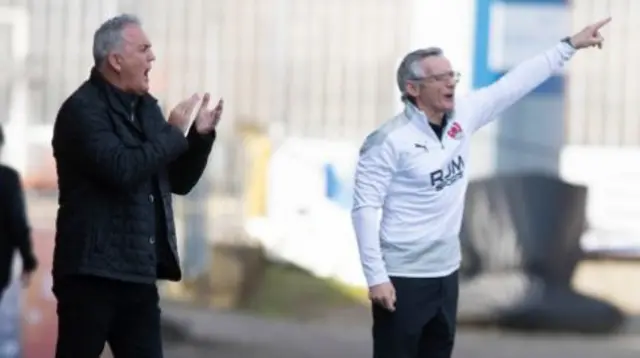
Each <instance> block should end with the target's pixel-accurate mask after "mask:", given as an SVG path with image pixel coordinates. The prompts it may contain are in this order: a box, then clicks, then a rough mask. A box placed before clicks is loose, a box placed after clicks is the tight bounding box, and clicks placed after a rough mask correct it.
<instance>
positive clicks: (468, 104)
mask: <svg viewBox="0 0 640 358" xmlns="http://www.w3.org/2000/svg"><path fill="white" fill-rule="evenodd" d="M575 52H576V49H574V48H573V47H572V46H571V45H569V44H567V43H566V42H560V43H559V44H557V45H556V46H554V47H553V48H551V49H549V50H547V51H545V52H543V53H541V54H539V55H537V56H535V57H534V58H531V59H529V60H527V61H525V62H523V63H521V64H519V65H518V66H516V67H515V68H513V69H512V70H511V71H509V72H507V73H506V74H505V75H504V76H503V77H502V78H500V79H499V80H498V81H496V82H495V83H493V84H491V85H489V86H487V87H484V88H481V89H479V90H477V91H474V92H471V93H469V94H468V95H467V97H466V98H463V99H461V102H463V105H462V107H463V108H464V109H465V110H466V111H468V113H469V116H468V118H472V119H471V123H469V124H470V126H471V128H472V131H476V130H478V129H480V128H482V126H484V125H485V124H487V123H489V122H490V121H491V120H493V119H494V118H495V117H496V116H497V115H498V114H500V113H501V112H502V111H504V110H505V109H507V108H508V107H509V106H511V105H512V104H514V103H515V102H517V101H518V100H520V99H521V98H522V97H524V96H525V95H527V94H528V93H529V92H531V91H533V90H534V89H535V88H536V87H538V86H539V85H540V84H542V83H543V82H544V81H545V80H547V79H548V78H549V77H551V75H553V74H554V73H555V72H557V71H559V70H560V69H562V67H563V66H564V65H565V63H567V62H568V61H569V59H570V58H571V56H573V54H574V53H575Z"/></svg>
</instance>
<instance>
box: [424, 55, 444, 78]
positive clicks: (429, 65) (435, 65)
mask: <svg viewBox="0 0 640 358" xmlns="http://www.w3.org/2000/svg"><path fill="white" fill-rule="evenodd" d="M420 68H422V70H423V71H424V73H425V74H426V75H427V76H430V75H437V74H441V73H446V72H451V69H452V67H451V62H450V61H449V59H448V58H446V57H445V56H430V57H427V58H423V59H422V61H420Z"/></svg>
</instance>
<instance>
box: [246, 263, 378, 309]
mask: <svg viewBox="0 0 640 358" xmlns="http://www.w3.org/2000/svg"><path fill="white" fill-rule="evenodd" d="M367 301H368V300H367V292H366V290H365V289H362V288H357V287H350V286H348V285H344V284H341V283H338V282H336V281H334V280H328V279H322V278H318V277H315V276H314V275H313V274H311V273H309V272H307V271H305V270H302V269H300V268H298V267H295V266H292V265H285V264H277V263H271V262H270V263H268V264H267V265H266V267H265V274H264V277H263V280H262V282H261V284H260V286H259V287H258V289H257V290H256V291H254V295H253V296H252V297H250V298H249V300H248V302H247V304H246V306H245V308H244V310H246V311H249V312H250V313H254V314H259V315H264V316H271V317H288V318H295V319H300V320H313V319H316V318H321V317H326V316H327V315H331V314H332V313H334V312H343V311H349V310H353V311H362V310H363V307H365V305H366V302H367Z"/></svg>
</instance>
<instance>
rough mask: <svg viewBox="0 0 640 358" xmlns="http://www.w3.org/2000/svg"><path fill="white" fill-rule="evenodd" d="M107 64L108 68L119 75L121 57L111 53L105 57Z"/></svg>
mask: <svg viewBox="0 0 640 358" xmlns="http://www.w3.org/2000/svg"><path fill="white" fill-rule="evenodd" d="M107 62H108V63H109V66H111V68H113V70H114V71H116V73H120V71H121V70H122V56H120V55H119V54H117V53H115V52H112V53H110V54H109V55H108V56H107Z"/></svg>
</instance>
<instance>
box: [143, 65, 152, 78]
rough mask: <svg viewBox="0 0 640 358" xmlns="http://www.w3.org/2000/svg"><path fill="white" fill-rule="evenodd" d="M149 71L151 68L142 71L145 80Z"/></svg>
mask: <svg viewBox="0 0 640 358" xmlns="http://www.w3.org/2000/svg"><path fill="white" fill-rule="evenodd" d="M149 72H151V69H150V68H148V69H146V70H145V71H144V78H146V79H147V80H148V79H149Z"/></svg>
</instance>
